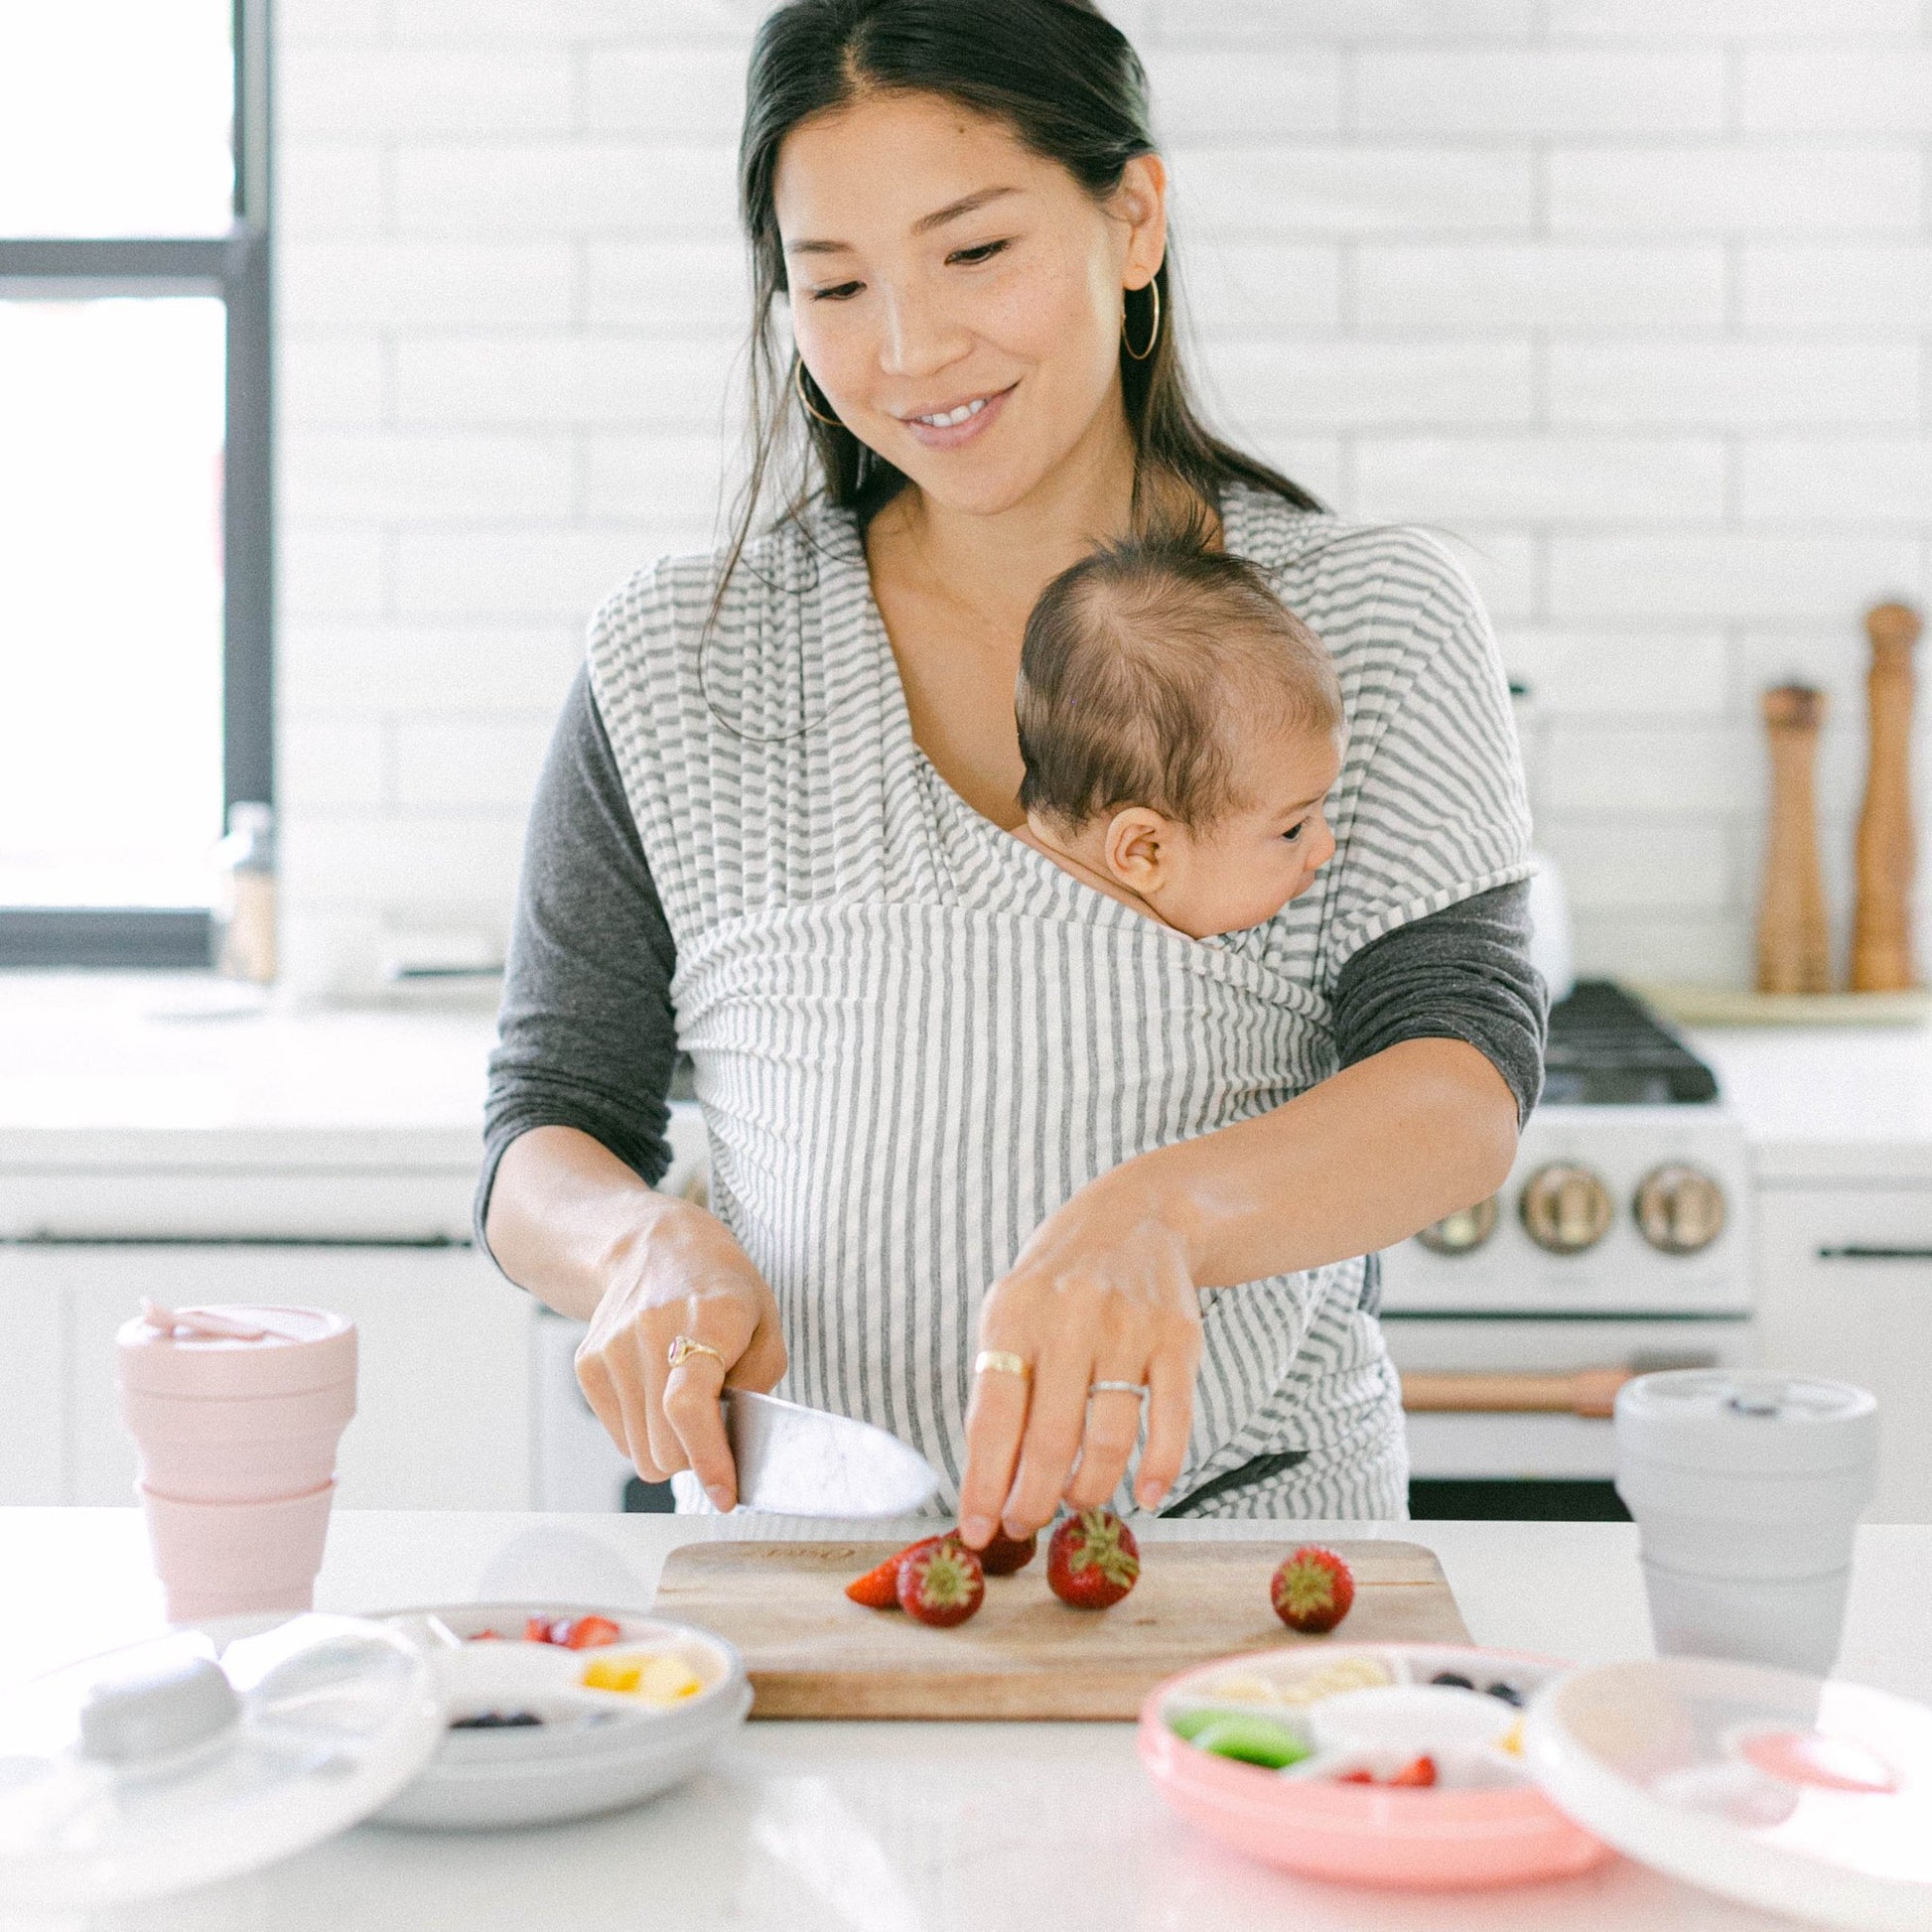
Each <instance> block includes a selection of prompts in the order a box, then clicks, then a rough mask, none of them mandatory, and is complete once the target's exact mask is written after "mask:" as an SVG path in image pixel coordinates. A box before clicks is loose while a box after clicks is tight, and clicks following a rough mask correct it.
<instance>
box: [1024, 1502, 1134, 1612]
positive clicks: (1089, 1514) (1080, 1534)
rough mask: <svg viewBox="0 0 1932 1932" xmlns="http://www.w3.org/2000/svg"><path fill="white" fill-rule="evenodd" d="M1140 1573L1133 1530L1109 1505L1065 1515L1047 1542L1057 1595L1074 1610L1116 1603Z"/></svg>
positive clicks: (1051, 1579) (1049, 1577) (1048, 1576)
mask: <svg viewBox="0 0 1932 1932" xmlns="http://www.w3.org/2000/svg"><path fill="white" fill-rule="evenodd" d="M1140 1574H1141V1553H1140V1550H1139V1548H1138V1547H1137V1546H1136V1544H1135V1542H1134V1532H1133V1531H1132V1530H1130V1529H1129V1528H1128V1527H1127V1525H1126V1524H1125V1523H1123V1522H1122V1521H1121V1520H1120V1518H1119V1517H1118V1516H1116V1515H1115V1514H1114V1512H1113V1511H1112V1510H1111V1509H1083V1510H1081V1511H1080V1513H1079V1514H1078V1515H1077V1516H1067V1517H1063V1518H1062V1519H1061V1520H1060V1522H1059V1524H1058V1526H1057V1527H1056V1528H1055V1529H1054V1531H1053V1535H1052V1538H1051V1540H1050V1541H1049V1542H1048V1543H1047V1545H1046V1581H1047V1583H1048V1585H1049V1586H1050V1587H1051V1588H1052V1591H1053V1594H1054V1595H1055V1596H1057V1597H1058V1598H1059V1599H1060V1601H1061V1602H1062V1603H1071V1604H1072V1605H1073V1607H1074V1608H1075V1609H1076V1610H1104V1609H1105V1608H1106V1607H1107V1606H1108V1604H1110V1603H1118V1602H1119V1601H1120V1599H1121V1598H1122V1597H1123V1596H1125V1595H1126V1594H1127V1592H1128V1591H1129V1590H1130V1589H1132V1588H1133V1587H1134V1584H1135V1580H1136V1579H1137V1578H1138V1577H1139V1576H1140Z"/></svg>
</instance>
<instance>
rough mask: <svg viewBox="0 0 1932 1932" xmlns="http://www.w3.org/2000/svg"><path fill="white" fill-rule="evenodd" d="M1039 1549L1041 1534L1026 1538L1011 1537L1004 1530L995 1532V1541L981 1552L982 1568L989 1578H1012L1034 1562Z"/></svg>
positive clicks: (1035, 1533) (1036, 1533)
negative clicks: (1036, 1551) (1018, 1571)
mask: <svg viewBox="0 0 1932 1932" xmlns="http://www.w3.org/2000/svg"><path fill="white" fill-rule="evenodd" d="M1038 1547H1039V1532H1038V1531H1037V1530H1035V1532H1034V1534H1033V1535H1031V1536H1026V1537H1018V1538H1016V1537H1011V1536H1009V1535H1007V1533H1006V1532H1005V1531H1004V1530H995V1531H994V1532H993V1541H992V1542H991V1543H989V1544H988V1545H987V1546H986V1548H985V1549H984V1550H982V1551H981V1552H980V1568H981V1569H982V1570H984V1571H985V1572H986V1574H987V1575H988V1576H989V1577H1011V1576H1012V1575H1013V1573H1014V1572H1015V1571H1016V1570H1024V1569H1026V1567H1027V1566H1028V1564H1030V1563H1032V1562H1033V1560H1034V1552H1035V1550H1036V1549H1037V1548H1038Z"/></svg>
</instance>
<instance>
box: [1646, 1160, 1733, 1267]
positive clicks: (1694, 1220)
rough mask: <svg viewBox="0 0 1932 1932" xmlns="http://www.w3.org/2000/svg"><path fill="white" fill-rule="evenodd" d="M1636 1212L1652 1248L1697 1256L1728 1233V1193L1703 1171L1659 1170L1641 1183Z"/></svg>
mask: <svg viewBox="0 0 1932 1932" xmlns="http://www.w3.org/2000/svg"><path fill="white" fill-rule="evenodd" d="M1635 1212H1636V1216H1637V1226H1638V1228H1639V1229H1640V1230H1641V1231H1642V1234H1643V1238H1644V1239H1645V1240H1646V1241H1648V1242H1649V1243H1650V1245H1651V1246H1652V1247H1653V1248H1657V1249H1660V1250H1661V1251H1662V1252H1663V1253H1665V1254H1667V1255H1694V1254H1697V1253H1699V1252H1700V1251H1701V1250H1703V1249H1705V1248H1708V1247H1710V1245H1711V1244H1712V1242H1714V1241H1715V1240H1717V1238H1718V1236H1719V1235H1721V1234H1722V1233H1723V1232H1724V1231H1725V1190H1724V1189H1723V1188H1722V1187H1721V1186H1719V1184H1718V1183H1717V1182H1716V1181H1715V1180H1713V1179H1712V1178H1711V1176H1710V1175H1709V1174H1708V1173H1705V1172H1704V1170H1703V1169H1702V1168H1691V1167H1685V1166H1682V1165H1676V1164H1674V1165H1672V1166H1670V1167H1667V1168H1657V1169H1655V1170H1653V1171H1652V1172H1651V1173H1647V1174H1645V1175H1644V1177H1643V1179H1642V1180H1641V1181H1640V1182H1639V1183H1638V1186H1637V1198H1636V1202H1635Z"/></svg>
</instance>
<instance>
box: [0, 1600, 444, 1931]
mask: <svg viewBox="0 0 1932 1932" xmlns="http://www.w3.org/2000/svg"><path fill="white" fill-rule="evenodd" d="M262 1622H263V1619H261V1618H249V1619H240V1618H236V1619H229V1620H228V1621H227V1622H226V1623H217V1624H214V1625H212V1626H210V1627H209V1628H207V1629H194V1630H182V1631H177V1632H174V1633H173V1634H171V1635H168V1636H165V1637H158V1638H154V1639H152V1640H150V1641H149V1642H146V1643H140V1644H134V1645H131V1646H129V1647H127V1648H125V1649H121V1650H114V1651H109V1652H107V1653H106V1654H105V1655H104V1656H99V1657H92V1658H89V1659H87V1660H86V1661H85V1662H82V1663H78V1664H70V1665H68V1666H67V1667H65V1668H64V1669H61V1670H58V1671H54V1672H51V1673H50V1674H48V1675H47V1676H45V1677H40V1678H36V1679H34V1680H32V1681H31V1682H29V1683H27V1684H25V1685H23V1686H21V1687H20V1688H19V1689H17V1690H14V1691H10V1692H9V1693H8V1695H7V1696H6V1698H5V1699H3V1700H0V1897H3V1898H5V1899H7V1900H8V1902H9V1903H12V1904H19V1905H26V1906H38V1907H48V1908H53V1909H57V1910H58V1909H69V1910H76V1909H77V1910H84V1909H87V1908H90V1907H96V1906H103V1905H110V1904H113V1903H116V1902H118V1901H120V1900H123V1899H133V1898H144V1897H152V1896H155V1895H158V1894H160V1893H164V1892H170V1891H177V1890H180V1889H183V1888H184V1887H186V1886H189V1885H197V1884H205V1883H207V1882H209V1881H210V1880H213V1879H217V1878H226V1877H231V1876H233V1875H235V1874H236V1873H238V1872H243V1871H251V1870H253V1869H255V1868H256V1867H258V1866H261V1865H265V1864H269V1863H273V1862H274V1861H275V1860H277V1859H283V1858H287V1857H288V1856H290V1855H291V1854H292V1853H295V1852H300V1851H304V1850H306V1849H307V1848H308V1847H309V1846H311V1845H315V1844H318V1843H320V1842H321V1841H322V1840H323V1839H326V1838H329V1837H331V1836H333V1835H334V1834H335V1833H337V1832H340V1831H344V1830H345V1829H346V1828H347V1827H348V1826H350V1825H353V1824H356V1823H358V1822H359V1821H360V1820H361V1819H363V1818H366V1817H367V1816H368V1815H369V1814H370V1813H371V1812H374V1811H376V1810H378V1809H379V1808H380V1807H381V1806H383V1805H384V1804H386V1803H387V1802H388V1801H389V1799H390V1798H392V1797H393V1796H394V1795H395V1794H396V1793H397V1792H398V1791H400V1790H401V1789H402V1788H403V1786H404V1785H405V1784H407V1783H408V1782H409V1781H410V1780H411V1779H412V1778H414V1777H415V1776H416V1775H417V1774H418V1772H420V1771H421V1770H422V1768H423V1766H424V1765H425V1764H427V1763H428V1761H429V1759H430V1756H431V1755H432V1753H433V1752H434V1751H435V1749H436V1747H437V1744H438V1741H439V1740H440V1738H441V1736H442V1734H443V1725H444V1717H443V1710H442V1706H441V1704H440V1702H439V1701H438V1699H437V1697H436V1695H435V1689H434V1683H433V1672H432V1665H431V1663H430V1660H429V1658H428V1657H427V1656H426V1655H425V1654H424V1653H423V1651H422V1650H421V1649H419V1648H418V1647H417V1646H416V1645H415V1644H414V1643H412V1642H411V1641H410V1640H409V1638H408V1637H407V1636H405V1635H404V1634H402V1633H401V1632H399V1631H395V1630H391V1629H388V1628H386V1627H385V1626H383V1625H382V1624H379V1623H371V1622H365V1621H363V1620H361V1619H359V1618H355V1617H343V1616H318V1615H303V1616H297V1617H293V1618H286V1619H283V1618H277V1619H274V1620H273V1623H274V1627H272V1628H269V1629H263V1628H262V1627H261V1625H262ZM223 1631H226V1632H227V1633H228V1640H227V1641H225V1642H224V1641H223V1640H222V1632H223ZM237 1631H247V1632H249V1633H250V1634H235V1632H237Z"/></svg>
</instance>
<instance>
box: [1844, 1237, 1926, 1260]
mask: <svg viewBox="0 0 1932 1932" xmlns="http://www.w3.org/2000/svg"><path fill="white" fill-rule="evenodd" d="M1818 1259H1819V1260H1820V1261H1932V1248H1877V1247H1871V1246H1867V1245H1866V1244H1865V1243H1863V1242H1859V1241H1848V1242H1847V1243H1846V1244H1845V1245H1844V1246H1843V1247H1842V1248H1820V1249H1819V1251H1818Z"/></svg>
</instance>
